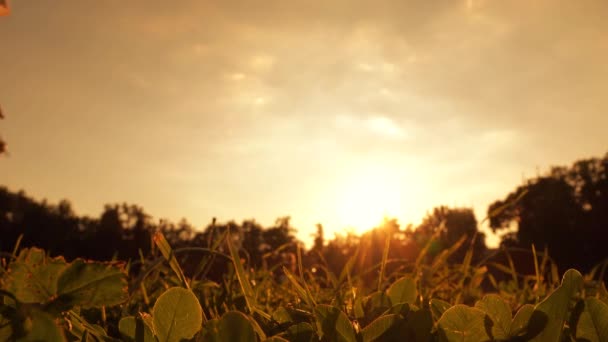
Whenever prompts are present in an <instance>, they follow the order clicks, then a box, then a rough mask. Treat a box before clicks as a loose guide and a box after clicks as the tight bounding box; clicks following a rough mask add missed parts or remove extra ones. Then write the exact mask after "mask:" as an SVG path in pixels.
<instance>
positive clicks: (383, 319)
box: [361, 314, 405, 342]
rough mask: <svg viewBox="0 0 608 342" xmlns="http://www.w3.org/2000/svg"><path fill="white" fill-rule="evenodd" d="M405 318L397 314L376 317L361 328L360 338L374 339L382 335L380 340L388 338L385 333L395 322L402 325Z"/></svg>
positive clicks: (367, 340) (365, 341) (366, 341)
mask: <svg viewBox="0 0 608 342" xmlns="http://www.w3.org/2000/svg"><path fill="white" fill-rule="evenodd" d="M404 323H405V320H404V319H403V318H401V317H400V316H399V315H395V314H391V315H384V316H380V317H378V318H376V319H375V320H374V321H373V322H371V323H370V324H368V325H367V326H366V327H365V328H363V329H362V330H361V338H362V340H363V342H371V341H376V340H378V339H380V338H381V337H382V340H383V341H385V340H388V339H389V338H388V337H387V336H383V335H385V334H386V333H387V332H388V331H389V330H390V329H391V328H392V327H393V326H394V325H395V324H401V325H404Z"/></svg>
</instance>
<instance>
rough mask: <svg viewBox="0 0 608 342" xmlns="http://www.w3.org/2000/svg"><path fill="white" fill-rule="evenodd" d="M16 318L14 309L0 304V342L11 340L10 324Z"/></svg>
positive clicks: (11, 328)
mask: <svg viewBox="0 0 608 342" xmlns="http://www.w3.org/2000/svg"><path fill="white" fill-rule="evenodd" d="M0 298H2V297H0ZM1 302H2V301H0V303H1ZM16 316H17V312H16V310H15V308H12V307H10V306H8V305H2V304H0V341H9V340H10V339H11V336H12V335H13V327H12V324H13V320H15V319H16Z"/></svg>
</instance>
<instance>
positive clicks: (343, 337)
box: [315, 304, 356, 342]
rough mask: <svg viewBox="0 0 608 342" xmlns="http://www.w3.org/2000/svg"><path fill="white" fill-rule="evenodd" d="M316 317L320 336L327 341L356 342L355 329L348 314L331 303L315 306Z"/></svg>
mask: <svg viewBox="0 0 608 342" xmlns="http://www.w3.org/2000/svg"><path fill="white" fill-rule="evenodd" d="M315 317H316V319H317V327H318V331H319V334H320V335H321V336H320V337H321V338H323V339H325V340H326V341H344V342H355V341H356V338H355V330H354V329H353V325H352V323H351V322H350V320H349V319H348V316H346V314H345V313H344V312H342V311H341V310H340V309H338V308H337V307H335V306H331V305H324V304H320V305H317V306H316V307H315Z"/></svg>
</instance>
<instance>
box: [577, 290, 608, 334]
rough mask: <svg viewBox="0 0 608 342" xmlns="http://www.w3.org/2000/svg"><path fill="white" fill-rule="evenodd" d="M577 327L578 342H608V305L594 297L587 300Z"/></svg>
mask: <svg viewBox="0 0 608 342" xmlns="http://www.w3.org/2000/svg"><path fill="white" fill-rule="evenodd" d="M583 303H584V310H583V312H582V313H581V315H580V317H579V319H578V323H577V325H576V339H577V341H589V342H604V341H608V305H606V304H604V302H602V301H601V300H599V299H597V298H593V297H589V298H586V299H585V301H584V302H583Z"/></svg>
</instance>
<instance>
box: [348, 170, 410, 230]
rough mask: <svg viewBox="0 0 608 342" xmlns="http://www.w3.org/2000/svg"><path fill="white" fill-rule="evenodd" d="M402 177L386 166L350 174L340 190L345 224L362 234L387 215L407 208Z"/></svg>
mask: <svg viewBox="0 0 608 342" xmlns="http://www.w3.org/2000/svg"><path fill="white" fill-rule="evenodd" d="M398 181H399V180H398V178H397V177H396V176H395V175H394V174H392V173H391V172H389V170H387V169H383V168H379V167H376V168H368V169H366V170H361V171H359V172H355V173H354V174H353V175H352V176H351V177H349V178H347V179H346V180H345V182H344V184H343V188H342V189H340V191H339V199H338V220H339V222H340V224H341V226H342V227H345V228H346V229H352V230H353V231H354V232H355V233H357V234H361V233H364V232H365V231H367V230H370V229H371V228H374V227H376V226H378V225H379V224H380V223H381V222H382V220H383V219H384V218H385V217H396V216H397V215H399V214H400V213H401V212H400V211H401V210H403V202H402V199H401V193H400V191H399V190H398V188H399V187H398V184H399V183H398Z"/></svg>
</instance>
